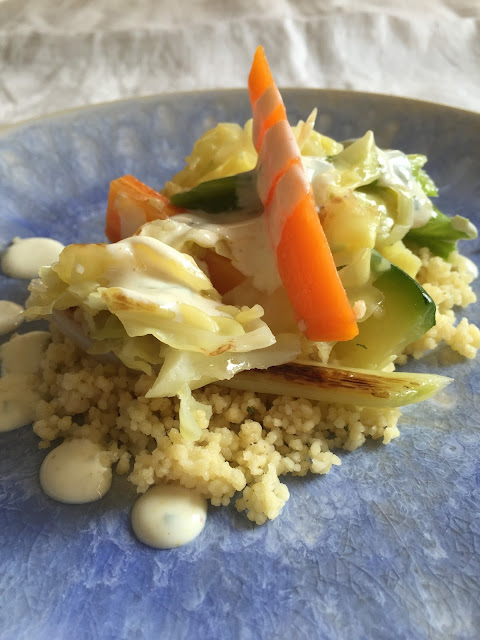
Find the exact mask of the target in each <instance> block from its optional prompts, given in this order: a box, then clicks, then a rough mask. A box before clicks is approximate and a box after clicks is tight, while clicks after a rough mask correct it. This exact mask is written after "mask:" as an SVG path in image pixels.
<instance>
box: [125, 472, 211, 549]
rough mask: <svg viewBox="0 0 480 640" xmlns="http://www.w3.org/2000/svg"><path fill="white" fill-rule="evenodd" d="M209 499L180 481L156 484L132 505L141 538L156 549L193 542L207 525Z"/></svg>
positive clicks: (134, 525)
mask: <svg viewBox="0 0 480 640" xmlns="http://www.w3.org/2000/svg"><path fill="white" fill-rule="evenodd" d="M206 519H207V501H206V500H205V498H203V497H202V496H201V495H199V494H198V493H196V492H195V491H192V490H191V489H185V488H184V487H181V486H178V485H155V486H153V487H151V488H150V489H149V490H148V491H147V492H146V493H144V494H143V495H142V496H141V497H140V498H139V499H138V500H137V502H136V503H135V504H134V506H133V509H132V527H133V531H134V533H135V535H136V536H137V538H138V539H139V540H140V541H141V542H143V543H144V544H146V545H148V546H149V547H155V548H156V549H173V548H175V547H181V546H182V545H184V544H187V543H188V542H191V541H192V540H194V538H196V537H197V536H198V534H199V533H200V532H201V531H202V530H203V527H204V526H205V521H206Z"/></svg>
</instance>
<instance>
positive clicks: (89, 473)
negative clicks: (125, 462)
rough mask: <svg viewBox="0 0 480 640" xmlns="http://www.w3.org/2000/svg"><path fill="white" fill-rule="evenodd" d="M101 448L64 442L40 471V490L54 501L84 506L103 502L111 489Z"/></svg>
mask: <svg viewBox="0 0 480 640" xmlns="http://www.w3.org/2000/svg"><path fill="white" fill-rule="evenodd" d="M102 451H103V450H102V448H101V446H100V445H98V444H96V443H94V442H91V441H90V440H86V439H85V438H83V439H78V440H65V441H64V442H62V444H61V445H59V446H58V447H56V448H55V449H53V451H50V453H49V454H48V455H47V457H46V458H45V459H44V461H43V462H42V466H41V468H40V484H41V486H42V489H43V490H44V492H45V493H46V494H47V496H50V498H53V499H54V500H58V501H59V502H66V503H68V504H84V503H86V502H94V501H95V500H99V499H100V498H102V497H103V496H104V495H105V494H106V493H107V491H108V490H109V489H110V487H111V485H112V469H111V467H110V466H109V465H107V464H105V462H104V460H102V455H101V454H102Z"/></svg>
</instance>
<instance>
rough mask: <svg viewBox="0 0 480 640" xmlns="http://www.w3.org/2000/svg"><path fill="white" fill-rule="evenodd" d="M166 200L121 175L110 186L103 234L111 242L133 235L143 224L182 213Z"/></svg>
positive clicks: (145, 186)
mask: <svg viewBox="0 0 480 640" xmlns="http://www.w3.org/2000/svg"><path fill="white" fill-rule="evenodd" d="M182 211H183V210H182V209H179V208H177V207H173V206H172V205H171V204H170V201H169V200H168V198H166V197H165V196H164V195H162V194H161V193H158V191H155V190H154V189H151V188H150V187H148V186H147V185H146V184H144V183H143V182H140V180H137V178H134V177H133V176H129V175H127V176H123V177H121V178H117V179H116V180H113V181H112V182H111V183H110V191H109V194H108V204H107V215H106V227H105V235H106V236H107V238H108V239H109V240H110V242H118V241H119V240H122V239H123V238H128V237H129V236H132V235H133V234H134V233H135V232H136V231H137V230H138V229H139V228H140V227H141V226H142V224H145V223H146V222H151V221H152V220H157V219H161V220H164V219H165V218H168V217H169V216H172V215H175V214H176V213H181V212H182Z"/></svg>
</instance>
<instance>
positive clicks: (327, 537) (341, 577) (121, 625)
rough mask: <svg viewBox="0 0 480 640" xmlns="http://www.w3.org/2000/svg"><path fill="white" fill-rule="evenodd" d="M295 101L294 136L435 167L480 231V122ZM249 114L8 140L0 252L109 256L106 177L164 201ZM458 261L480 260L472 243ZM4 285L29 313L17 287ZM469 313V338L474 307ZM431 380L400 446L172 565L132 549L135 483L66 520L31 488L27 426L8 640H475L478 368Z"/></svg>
mask: <svg viewBox="0 0 480 640" xmlns="http://www.w3.org/2000/svg"><path fill="white" fill-rule="evenodd" d="M284 95H285V100H286V104H287V109H288V111H289V113H290V116H291V118H292V120H293V121H295V120H296V119H297V118H299V117H302V118H305V117H306V116H307V115H308V113H309V112H310V110H311V109H312V108H313V107H315V106H316V107H318V108H319V116H318V120H317V123H318V126H319V127H320V128H321V130H323V132H324V133H326V134H329V135H332V136H334V137H336V138H339V139H342V138H349V137H352V136H358V135H361V134H363V133H364V131H365V130H366V129H373V130H374V132H375V133H376V138H377V142H378V143H379V144H380V145H381V146H386V147H394V148H402V149H403V150H405V151H408V152H422V153H426V154H427V155H428V156H429V160H430V162H429V165H428V169H429V171H430V173H431V174H432V176H433V177H434V179H435V180H436V181H437V183H438V184H439V185H440V186H441V189H440V199H439V206H440V207H441V208H442V209H443V210H445V211H447V212H451V213H454V212H455V213H459V214H463V215H468V216H469V217H470V218H471V219H473V220H474V221H475V222H476V223H477V224H478V223H479V222H480V216H479V213H478V209H479V203H480V180H479V176H480V154H479V151H478V141H479V140H480V116H479V115H475V114H472V113H467V112H462V111H459V110H455V109H451V108H447V107H441V106H438V105H433V104H428V103H420V102H414V101H409V100H401V99H397V98H390V97H385V96H375V95H369V94H355V93H350V92H341V91H339V92H335V91H315V90H290V91H289V90H287V91H285V94H284ZM248 117H249V108H248V101H247V96H246V93H245V92H241V91H214V92H207V93H191V94H183V95H176V96H175V95H171V96H160V97H152V98H147V99H142V100H133V101H128V102H121V103H114V104H107V105H102V106H99V107H94V108H89V109H86V110H82V111H77V112H71V113H65V114H61V115H58V116H55V117H52V118H48V119H45V120H40V121H34V122H31V123H27V124H25V125H23V126H20V127H15V128H12V129H10V130H6V131H4V132H3V133H1V134H0V250H3V249H4V248H5V246H6V245H7V244H8V243H9V242H10V240H11V239H12V237H13V236H15V235H19V236H23V237H25V236H28V235H47V236H52V237H55V238H57V239H59V240H61V241H62V242H64V243H70V242H79V241H80V242H86V241H98V240H101V239H102V238H103V215H104V209H105V202H106V197H107V193H108V183H109V181H110V180H111V179H113V178H115V177H118V176H119V175H122V174H125V173H133V174H134V175H136V176H138V177H139V178H140V179H142V180H144V181H145V182H147V183H149V184H150V185H152V186H155V185H161V184H162V183H163V182H164V181H165V180H166V179H167V178H169V177H170V176H171V175H172V174H173V173H174V172H175V171H176V170H178V169H179V168H180V166H181V165H182V161H183V158H184V156H185V155H186V154H187V153H188V152H189V150H190V148H191V144H192V142H193V140H194V139H196V138H197V137H198V135H200V134H201V133H202V132H203V131H204V130H205V129H206V128H207V127H209V126H211V125H213V124H214V123H215V122H217V121H219V120H235V121H238V122H243V121H244V120H245V119H246V118H248ZM463 249H464V250H465V251H466V252H467V253H469V254H470V255H471V257H473V259H474V260H476V261H477V263H478V253H479V244H478V242H477V243H465V244H464V246H463ZM0 287H1V294H0V296H1V297H2V298H5V297H6V298H9V299H12V300H15V301H19V302H22V301H23V300H24V299H25V289H24V287H23V286H22V285H21V284H19V283H18V282H16V281H11V280H8V279H7V278H5V277H3V276H2V277H1V278H0ZM467 316H469V317H472V318H474V317H476V318H477V321H478V319H479V313H478V305H477V307H473V308H472V309H471V310H470V311H469V312H468V313H467ZM23 330H25V328H23ZM445 363H446V364H445ZM432 366H435V367H436V368H437V367H438V368H439V369H440V370H441V371H442V372H445V373H447V374H449V375H452V376H454V377H455V379H456V382H455V386H454V387H453V388H449V389H448V390H447V391H446V392H444V395H443V397H441V398H440V400H438V401H431V402H427V403H424V404H422V405H421V406H420V407H414V408H410V409H407V410H406V411H405V412H404V417H403V420H402V422H401V424H400V428H401V437H400V438H398V439H397V440H395V441H393V442H392V443H391V444H390V445H388V446H387V447H384V446H382V445H378V444H375V443H371V444H367V445H366V446H364V447H363V448H362V449H360V450H358V451H356V452H354V453H348V454H347V453H343V454H341V457H342V466H341V467H340V468H336V469H334V470H333V471H332V472H331V473H330V474H329V475H327V476H320V477H307V478H304V479H289V480H287V483H288V485H289V487H290V489H291V499H290V501H289V502H288V503H287V505H286V507H285V509H284V511H283V513H282V515H281V517H280V518H278V519H277V520H275V521H274V522H272V523H269V524H266V525H264V526H262V527H257V526H254V525H252V524H251V523H250V522H249V521H248V520H246V519H245V518H244V517H243V516H241V515H240V514H238V513H237V512H236V511H235V510H234V508H233V507H231V508H223V509H215V508H211V509H210V514H209V519H208V521H207V525H206V527H205V529H204V531H203V532H202V534H201V535H200V536H199V537H198V538H197V539H196V540H195V541H194V542H193V543H191V544H190V545H187V546H186V547H183V548H180V549H177V550H172V551H158V550H154V549H150V548H147V547H145V546H143V545H142V544H140V543H139V542H137V541H136V540H135V538H134V536H133V534H132V532H131V528H130V524H129V511H130V508H131V505H132V504H133V501H134V499H135V493H134V488H133V487H130V486H129V485H128V483H127V482H126V480H125V479H122V478H116V479H115V481H114V486H113V489H112V491H110V493H109V494H107V496H106V497H105V498H104V499H103V500H102V501H101V502H98V503H93V504H90V505H79V506H72V505H63V504H59V503H56V502H54V501H53V500H50V499H49V498H48V497H47V496H45V495H44V494H43V493H42V491H41V489H40V486H39V482H38V470H39V467H40V464H41V461H42V459H43V457H44V456H45V452H42V451H39V450H38V449H37V438H36V437H35V436H34V435H33V434H32V432H31V429H30V428H29V427H25V428H23V429H21V430H20V431H17V432H12V433H7V434H2V435H0V443H1V455H0V477H1V484H0V517H1V526H0V566H1V571H0V593H1V594H2V595H1V606H0V638H2V640H20V639H23V638H28V639H30V638H32V639H33V640H44V639H45V640H46V639H47V638H48V639H49V640H56V639H64V638H75V639H77V640H95V639H99V638H101V639H109V638H138V640H142V639H148V640H150V639H153V638H155V639H158V638H162V639H169V640H170V639H172V640H182V639H185V640H187V639H188V640H194V639H204V638H205V639H207V638H208V639H229V638H234V639H237V638H238V639H241V640H257V639H263V638H272V637H273V638H280V639H283V638H288V640H303V639H307V638H308V639H311V638H315V639H317V638H318V639H324V638H325V639H343V638H349V639H355V640H362V639H365V640H370V639H376V640H383V639H385V640H387V639H395V640H427V639H435V640H451V639H454V638H455V639H458V640H460V639H461V640H470V639H472V640H473V639H474V638H478V637H479V635H480V609H479V607H478V602H479V599H480V558H479V554H478V550H479V548H480V414H479V411H478V403H479V401H478V391H479V389H480V370H479V366H478V364H477V363H472V362H464V361H461V360H460V359H458V360H452V359H451V358H450V359H449V358H448V357H447V356H446V354H445V353H444V352H442V351H440V353H439V354H436V355H431V356H429V357H428V358H427V360H426V362H423V363H412V364H411V365H410V368H411V369H416V370H422V369H423V370H425V369H426V368H428V367H432ZM450 405H453V406H450Z"/></svg>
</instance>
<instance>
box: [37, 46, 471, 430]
mask: <svg viewBox="0 0 480 640" xmlns="http://www.w3.org/2000/svg"><path fill="white" fill-rule="evenodd" d="M249 93H250V100H251V104H252V111H253V122H252V124H251V138H250V125H249V126H247V127H246V130H248V134H246V133H245V132H244V131H243V130H241V128H240V127H235V126H234V125H231V127H230V128H229V127H228V125H219V126H218V127H217V128H216V129H214V130H212V131H210V132H207V134H205V136H204V137H203V138H202V139H200V140H199V141H198V142H197V143H196V145H195V147H194V150H193V153H192V156H191V157H190V158H189V162H188V164H187V167H186V168H185V169H184V170H183V171H182V172H180V174H178V175H177V176H176V177H175V178H174V179H173V181H172V182H171V183H169V184H167V187H166V189H165V194H160V193H159V192H157V191H154V190H153V189H151V188H150V187H147V186H146V185H144V184H142V183H141V182H139V181H138V180H136V179H135V178H133V177H132V176H125V177H123V178H119V179H118V180H115V181H113V182H112V185H111V190H110V196H109V201H108V210H107V224H106V233H107V236H108V238H109V239H110V241H111V242H113V243H114V244H111V245H91V246H89V245H86V246H82V245H71V246H70V247H67V249H65V251H64V252H63V254H62V256H61V258H60V261H59V263H57V264H56V265H53V266H52V267H48V268H45V269H44V270H43V271H42V273H41V280H40V281H37V282H36V284H35V283H34V284H33V285H32V293H31V297H30V301H29V309H28V311H27V314H28V315H29V317H31V318H36V317H39V316H48V315H49V314H53V316H52V317H53V318H54V319H56V321H57V323H59V324H60V326H61V327H64V328H65V326H66V324H70V325H71V329H72V330H75V328H76V329H77V330H78V332H79V333H81V334H82V336H83V337H84V338H86V339H87V341H88V348H89V351H90V352H91V353H95V354H106V353H112V354H114V355H115V356H116V357H117V358H118V359H119V360H120V361H122V362H123V363H124V364H126V365H127V366H128V367H130V368H132V369H137V370H139V371H144V372H146V373H149V374H151V373H152V371H157V372H158V376H157V379H156V382H155V383H154V384H153V386H152V387H151V389H150V390H149V391H148V393H147V397H163V396H170V397H171V396H175V395H176V396H178V397H179V398H180V401H181V410H180V422H181V431H182V434H183V435H184V437H185V438H187V439H193V440H195V439H198V437H199V436H200V434H201V431H202V429H204V428H206V427H207V425H208V421H209V418H210V416H211V408H210V407H208V406H205V405H201V404H199V403H198V402H197V401H195V400H194V398H193V396H192V394H191V391H192V390H194V389H196V388H199V387H202V386H204V385H205V384H208V383H211V382H218V383H220V384H223V385H227V386H230V387H234V388H239V389H247V390H256V391H259V392H265V393H277V394H281V395H291V396H294V397H305V398H309V399H312V400H323V401H330V402H339V403H342V404H352V405H358V404H361V405H363V406H369V405H374V406H401V405H404V404H408V403H411V402H416V401H419V400H423V399H425V398H428V397H429V396H431V395H432V394H433V393H435V392H436V391H438V390H439V389H440V388H442V387H443V386H444V385H445V384H447V383H448V382H449V380H448V379H447V378H444V377H441V376H436V375H418V374H416V375H414V374H407V373H401V374H397V373H394V372H393V369H394V362H395V360H396V358H397V357H398V356H400V355H401V354H402V352H403V351H404V349H405V348H406V347H407V345H409V344H410V343H412V342H415V341H416V340H418V339H419V338H421V337H422V336H424V335H425V334H426V332H427V331H428V330H429V329H431V327H433V326H434V324H435V310H436V309H435V303H434V301H433V299H432V297H431V296H430V295H429V294H428V293H427V292H426V291H425V289H423V288H422V286H421V285H420V284H419V282H418V281H416V280H415V276H416V274H417V272H418V270H419V268H420V266H421V260H420V258H419V257H418V256H417V255H416V253H414V249H415V248H416V247H419V246H421V247H428V249H429V250H430V251H431V252H432V253H434V254H436V255H439V256H441V257H442V258H444V259H448V257H449V256H450V254H451V253H452V252H454V251H455V249H456V241H457V240H458V239H461V238H472V237H475V235H476V230H475V228H474V227H473V225H471V223H469V222H468V221H467V220H466V219H464V218H461V217H459V216H456V217H455V218H452V219H450V218H448V217H447V216H445V215H444V214H442V213H441V212H440V211H439V210H438V209H436V208H435V207H433V205H432V202H431V200H430V196H435V195H436V194H437V192H436V188H435V185H434V184H433V182H432V180H431V179H430V178H429V177H428V175H427V174H426V173H425V172H424V170H423V165H424V163H425V161H426V158H425V157H424V156H420V155H414V156H407V155H405V154H403V153H401V152H399V151H385V150H381V149H379V148H378V147H377V146H376V145H375V140H374V136H373V133H372V132H371V131H369V132H367V133H366V134H365V135H364V136H363V137H362V138H359V139H358V140H352V141H348V142H346V143H343V144H340V143H336V142H335V141H333V140H331V139H328V138H326V137H325V136H322V135H320V134H318V133H316V132H315V131H314V130H313V125H314V118H315V114H312V116H311V117H310V118H309V119H308V120H307V122H305V123H300V124H299V125H298V126H297V127H296V128H294V129H292V127H291V126H290V125H289V123H288V120H287V114H286V110H285V106H284V104H283V101H282V98H281V95H280V93H279V91H278V89H277V87H276V85H275V83H274V80H273V77H272V75H271V72H270V69H269V66H268V63H267V60H266V57H265V54H264V52H263V49H262V48H261V47H259V49H258V50H257V52H256V54H255V58H254V62H253V65H252V69H251V73H250V77H249ZM232 131H235V135H236V136H237V140H235V139H234V137H235V136H233V135H232ZM242 138H243V140H242ZM245 138H247V139H245ZM252 143H253V146H252ZM235 145H236V149H235V148H234V147H235ZM205 147H206V148H207V149H209V153H206V152H205ZM212 149H213V150H214V153H213V154H212V153H211V151H212ZM219 149H220V150H221V151H222V153H223V155H224V158H223V160H222V161H219V159H218V157H217V156H218V150H219ZM225 149H227V151H226V152H225ZM202 163H203V164H202ZM242 163H243V165H244V166H243V167H242V168H244V169H247V170H246V171H243V172H240V173H233V172H234V171H235V168H236V166H241V165H242ZM253 164H254V166H252V165H253ZM231 173H233V175H227V176H224V175H223V174H231ZM217 176H222V177H217ZM210 177H213V178H214V179H208V178H210ZM186 187H191V188H186ZM199 211H200V213H198V212H199ZM192 212H196V213H192ZM133 234H135V235H133ZM252 234H253V235H254V236H256V238H257V246H256V247H254V246H248V239H249V238H250V239H251V237H252ZM260 236H261V237H262V238H263V240H261V241H260V242H259V240H258V238H259V237H260ZM246 242H247V244H245V243H246ZM253 252H256V256H252V255H251V254H252V253H253ZM248 262H251V263H252V264H255V269H256V270H257V273H256V274H255V273H252V271H251V264H250V265H249V264H248ZM262 271H263V272H265V274H266V275H265V277H263V279H262V277H261V275H259V274H260V272H262ZM72 309H73V310H76V314H75V318H73V315H72ZM262 318H263V319H262ZM279 319H281V320H282V321H283V326H282V322H279ZM72 325H73V326H72ZM313 347H316V349H313ZM312 351H315V353H316V354H317V356H316V357H315V358H312ZM319 354H320V355H319Z"/></svg>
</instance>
